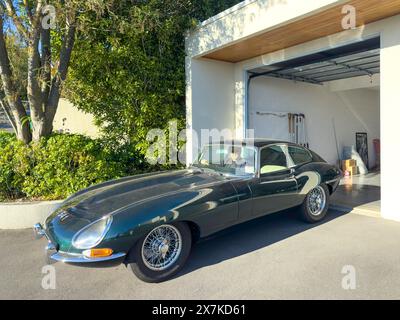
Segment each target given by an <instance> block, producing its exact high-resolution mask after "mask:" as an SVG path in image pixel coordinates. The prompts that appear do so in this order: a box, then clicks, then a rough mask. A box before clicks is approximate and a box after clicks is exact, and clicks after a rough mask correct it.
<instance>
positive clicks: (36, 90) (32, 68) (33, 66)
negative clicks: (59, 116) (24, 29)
mask: <svg viewBox="0 0 400 320" xmlns="http://www.w3.org/2000/svg"><path fill="white" fill-rule="evenodd" d="M42 5H43V1H38V3H37V6H36V10H35V13H34V16H33V19H32V32H31V34H30V37H29V41H28V87H27V93H28V100H29V108H30V110H31V117H32V120H33V124H34V128H33V130H34V133H35V129H38V128H36V126H35V124H37V123H40V122H41V121H43V118H44V110H43V97H42V88H41V87H40V84H39V71H40V54H39V43H40V34H41V30H42V26H41V24H40V21H41V17H42Z"/></svg>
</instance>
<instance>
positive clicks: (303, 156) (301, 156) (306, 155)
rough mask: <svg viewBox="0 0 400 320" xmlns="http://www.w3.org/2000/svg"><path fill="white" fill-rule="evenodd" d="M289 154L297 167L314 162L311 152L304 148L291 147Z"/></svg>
mask: <svg viewBox="0 0 400 320" xmlns="http://www.w3.org/2000/svg"><path fill="white" fill-rule="evenodd" d="M289 154H290V156H291V157H292V160H293V162H294V164H295V165H296V166H297V165H299V164H303V163H308V162H312V161H313V158H312V156H311V154H310V152H308V150H306V149H304V148H300V147H293V146H289Z"/></svg>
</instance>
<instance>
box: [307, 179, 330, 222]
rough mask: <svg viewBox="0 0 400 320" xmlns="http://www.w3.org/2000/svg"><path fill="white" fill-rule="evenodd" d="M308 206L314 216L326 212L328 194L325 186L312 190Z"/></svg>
mask: <svg viewBox="0 0 400 320" xmlns="http://www.w3.org/2000/svg"><path fill="white" fill-rule="evenodd" d="M307 206H308V209H309V210H310V213H311V215H313V216H319V215H320V214H322V213H323V212H324V210H325V206H326V194H325V190H324V188H322V187H321V186H318V187H316V188H315V189H313V190H312V191H311V192H310V195H309V197H308V202H307Z"/></svg>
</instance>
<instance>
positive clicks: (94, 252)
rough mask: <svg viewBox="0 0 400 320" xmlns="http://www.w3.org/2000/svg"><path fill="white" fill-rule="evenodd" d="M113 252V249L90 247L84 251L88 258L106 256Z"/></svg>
mask: <svg viewBox="0 0 400 320" xmlns="http://www.w3.org/2000/svg"><path fill="white" fill-rule="evenodd" d="M112 254H113V250H112V249H108V248H106V249H90V250H86V251H83V255H84V256H85V257H87V258H105V257H109V256H111V255H112Z"/></svg>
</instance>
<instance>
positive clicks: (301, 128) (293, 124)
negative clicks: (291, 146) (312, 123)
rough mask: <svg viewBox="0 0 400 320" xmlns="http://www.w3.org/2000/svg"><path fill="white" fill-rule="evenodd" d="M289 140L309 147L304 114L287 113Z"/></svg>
mask: <svg viewBox="0 0 400 320" xmlns="http://www.w3.org/2000/svg"><path fill="white" fill-rule="evenodd" d="M288 121H289V139H290V142H293V143H296V144H299V145H301V146H303V147H306V148H309V147H310V144H309V142H308V132H307V124H306V116H305V114H303V113H300V114H296V113H288Z"/></svg>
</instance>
